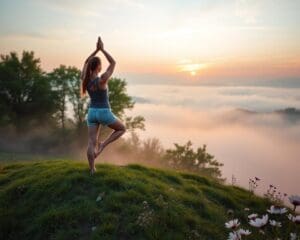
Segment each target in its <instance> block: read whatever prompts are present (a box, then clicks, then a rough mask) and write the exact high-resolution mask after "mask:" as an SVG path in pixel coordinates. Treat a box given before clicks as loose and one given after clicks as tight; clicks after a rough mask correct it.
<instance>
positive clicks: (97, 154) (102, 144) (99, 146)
mask: <svg viewBox="0 0 300 240" xmlns="http://www.w3.org/2000/svg"><path fill="white" fill-rule="evenodd" d="M103 149H104V143H103V142H100V143H99V145H98V151H97V152H96V153H95V158H96V157H98V156H99V154H100V153H101V152H102V151H103Z"/></svg>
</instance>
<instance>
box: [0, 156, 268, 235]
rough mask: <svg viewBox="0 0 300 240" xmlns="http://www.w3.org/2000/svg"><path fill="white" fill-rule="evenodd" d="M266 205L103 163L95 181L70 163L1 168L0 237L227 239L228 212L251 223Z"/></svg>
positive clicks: (202, 183)
mask: <svg viewBox="0 0 300 240" xmlns="http://www.w3.org/2000/svg"><path fill="white" fill-rule="evenodd" d="M103 192H104V193H105V194H104V196H103V198H102V200H100V201H96V199H97V196H98V195H99V193H103ZM145 201H146V202H145ZM268 206H269V203H268V201H267V200H265V199H262V198H260V197H258V196H255V195H252V196H250V194H249V192H248V191H246V190H245V189H242V188H239V187H235V186H225V185H223V184H220V183H218V182H216V181H214V180H212V179H209V178H206V177H201V176H197V175H193V174H188V173H183V172H175V171H168V170H160V169H155V168H148V167H144V166H141V165H137V164H130V165H127V166H114V165H110V164H98V165H97V173H96V174H95V175H94V176H90V175H89V173H88V169H87V164H86V163H83V162H76V161H70V160H51V161H50V160H48V161H28V162H16V163H2V164H0V228H1V229H0V234H1V235H0V238H1V239H31V240H32V239H225V238H226V237H227V233H228V231H227V230H226V229H225V228H224V223H225V221H227V220H228V215H227V211H228V209H233V210H234V215H235V217H238V218H239V219H241V220H244V221H246V220H247V219H246V215H245V211H244V208H245V207H247V208H250V209H251V210H253V211H255V212H257V213H260V212H265V210H266V208H267V207H268Z"/></svg>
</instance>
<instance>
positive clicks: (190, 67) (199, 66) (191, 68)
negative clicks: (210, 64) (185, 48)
mask: <svg viewBox="0 0 300 240" xmlns="http://www.w3.org/2000/svg"><path fill="white" fill-rule="evenodd" d="M205 68H207V64H204V63H192V62H191V61H190V60H182V61H180V63H179V64H178V69H179V71H180V72H187V73H189V74H190V75H191V76H195V75H196V74H198V73H199V71H200V70H203V69H205Z"/></svg>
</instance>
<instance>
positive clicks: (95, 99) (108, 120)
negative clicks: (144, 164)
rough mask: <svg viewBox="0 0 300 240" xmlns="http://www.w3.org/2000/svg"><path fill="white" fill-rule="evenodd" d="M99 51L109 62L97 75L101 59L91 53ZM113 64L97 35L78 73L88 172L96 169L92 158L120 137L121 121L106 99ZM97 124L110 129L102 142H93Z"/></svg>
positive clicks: (123, 129)
mask: <svg viewBox="0 0 300 240" xmlns="http://www.w3.org/2000/svg"><path fill="white" fill-rule="evenodd" d="M99 51H101V52H102V53H103V54H104V56H105V57H106V59H107V60H108V62H109V66H108V68H107V69H106V71H105V72H104V73H103V74H101V76H100V77H99V76H98V74H99V73H100V71H101V60H100V58H99V57H97V56H95V55H96V54H97V53H98V52H99ZM115 65H116V62H115V60H114V59H113V58H112V56H110V54H109V53H108V52H107V51H105V50H104V47H103V42H102V40H101V38H100V37H99V38H98V42H97V46H96V50H95V51H94V52H93V53H92V54H91V55H90V56H89V57H88V58H87V59H86V61H85V63H84V67H83V70H82V72H81V79H82V85H81V95H82V96H84V95H85V94H86V92H88V94H89V96H90V105H89V108H88V114H87V125H88V148H87V157H88V161H89V167H90V173H91V175H92V174H94V173H95V171H96V167H95V158H96V157H97V156H98V155H99V154H100V153H101V152H102V151H103V149H104V148H105V147H106V146H107V145H108V144H110V143H111V142H113V141H115V140H117V139H118V138H119V137H121V136H122V135H123V134H124V133H125V130H126V129H125V126H124V124H123V123H122V122H121V121H120V120H119V119H118V118H117V117H116V116H115V115H114V114H113V113H112V111H111V106H110V103H109V98H108V97H109V94H108V81H109V78H110V77H111V75H112V73H113V71H114V69H115ZM100 124H102V125H105V126H108V127H110V128H112V129H113V130H114V131H113V132H112V133H111V135H110V136H109V137H108V138H107V139H106V140H105V141H103V142H99V143H97V132H98V128H99V125H100Z"/></svg>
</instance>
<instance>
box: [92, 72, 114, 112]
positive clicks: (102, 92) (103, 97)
mask: <svg viewBox="0 0 300 240" xmlns="http://www.w3.org/2000/svg"><path fill="white" fill-rule="evenodd" d="M99 79H100V78H99V77H97V78H95V79H94V80H92V81H90V82H89V83H88V85H87V92H88V94H89V96H90V98H91V100H90V107H91V108H110V104H109V94H108V88H106V89H101V88H99ZM93 89H95V90H93Z"/></svg>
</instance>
